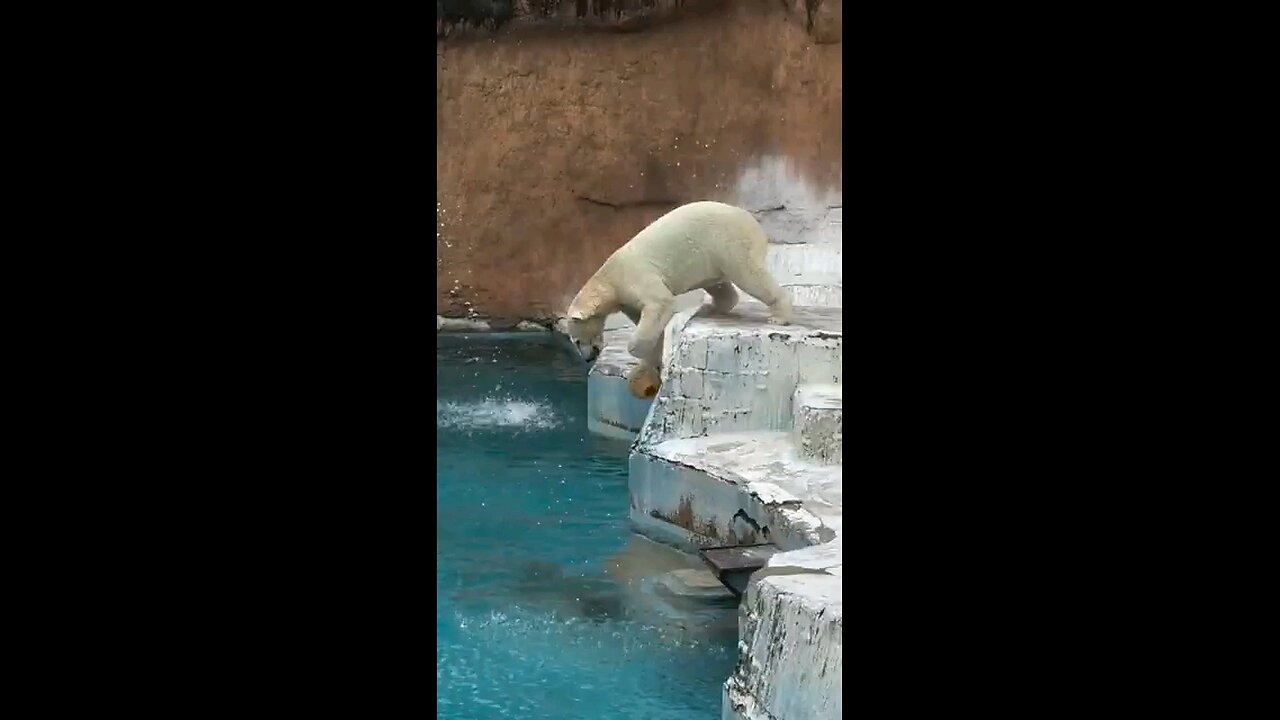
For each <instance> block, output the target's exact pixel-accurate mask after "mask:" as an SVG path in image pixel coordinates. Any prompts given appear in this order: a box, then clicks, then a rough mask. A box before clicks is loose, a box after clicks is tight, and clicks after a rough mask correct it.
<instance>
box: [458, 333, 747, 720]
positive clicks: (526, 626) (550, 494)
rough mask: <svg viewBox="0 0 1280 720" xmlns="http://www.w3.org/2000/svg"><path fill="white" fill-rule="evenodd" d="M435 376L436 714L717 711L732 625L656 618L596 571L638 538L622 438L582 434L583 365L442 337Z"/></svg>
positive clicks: (533, 347)
mask: <svg viewBox="0 0 1280 720" xmlns="http://www.w3.org/2000/svg"><path fill="white" fill-rule="evenodd" d="M436 382H437V397H436V443H437V449H436V543H437V546H436V602H437V605H436V607H437V610H436V633H437V639H436V682H437V696H436V717H437V718H441V719H447V720H463V719H465V720H488V719H489V718H522V719H528V720H533V719H536V718H546V719H547V720H577V719H582V720H587V719H590V720H631V719H633V718H634V719H635V720H640V719H641V718H644V719H645V720H656V719H662V720H686V719H687V720H714V719H717V718H719V717H720V701H721V686H722V684H723V682H724V680H725V678H727V677H728V676H729V673H730V672H731V671H732V668H733V663H734V661H735V659H736V658H735V655H734V653H735V650H734V637H733V634H732V633H724V632H705V628H704V629H703V630H704V631H702V632H699V631H697V630H698V629H697V628H694V629H693V630H689V629H682V628H680V627H672V626H671V625H670V624H669V623H661V622H655V621H654V620H653V618H651V617H647V616H645V615H644V613H637V612H636V611H635V603H634V602H628V598H629V596H628V595H627V593H626V592H624V587H623V585H622V584H620V582H619V581H618V580H615V579H614V577H613V576H611V575H610V574H609V573H607V572H606V561H608V560H609V558H610V557H611V556H614V555H616V554H618V553H619V552H621V551H623V550H624V548H627V547H628V546H629V544H634V542H635V540H634V538H633V537H632V536H631V533H630V530H629V527H628V524H627V505H628V494H627V444H626V443H621V442H616V441H609V440H604V439H600V438H596V437H594V436H592V435H589V434H588V433H587V430H586V369H585V367H584V366H583V365H582V363H581V362H578V361H576V360H575V359H573V358H571V357H570V356H568V355H567V354H566V353H564V351H563V350H561V349H559V348H557V347H555V346H554V345H553V344H552V342H551V341H550V340H549V339H546V338H545V336H539V337H538V338H537V339H530V338H529V337H527V336H526V337H524V338H520V339H517V338H511V337H508V338H501V337H494V336H470V337H467V338H464V337H460V336H445V335H439V336H437V350H436ZM728 612H730V613H731V612H732V611H728ZM730 620H731V618H730Z"/></svg>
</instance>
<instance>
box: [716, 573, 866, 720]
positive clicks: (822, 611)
mask: <svg viewBox="0 0 1280 720" xmlns="http://www.w3.org/2000/svg"><path fill="white" fill-rule="evenodd" d="M841 581H842V578H841V577H839V576H835V575H830V574H825V573H822V574H818V573H809V574H802V575H772V576H767V577H763V578H760V579H759V580H756V581H754V582H752V584H751V586H750V587H749V588H748V590H747V597H746V599H745V600H744V602H743V604H742V607H741V609H740V610H739V620H738V622H739V629H738V636H739V641H738V666H737V667H736V668H735V669H734V673H733V675H732V676H731V677H730V678H729V680H728V682H726V683H725V686H724V706H723V710H722V717H723V718H724V720H835V719H836V718H839V717H842V716H843V715H842V713H843V704H844V703H843V699H844V693H843V691H842V688H841V685H842V677H841V674H842V671H843V669H844V661H843V655H844V652H843V650H844V627H843V626H844V601H843V591H842V588H841Z"/></svg>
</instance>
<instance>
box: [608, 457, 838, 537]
mask: <svg viewBox="0 0 1280 720" xmlns="http://www.w3.org/2000/svg"><path fill="white" fill-rule="evenodd" d="M842 473H843V471H842V469H841V468H840V467H838V466H821V465H815V464H813V463H809V462H805V461H804V460H802V459H801V458H799V457H797V456H796V453H795V452H794V450H793V448H792V440H791V437H790V435H789V434H788V433H785V432H755V433H737V434H729V435H717V436H714V437H704V438H681V439H674V440H669V441H666V442H663V443H660V444H658V445H655V446H650V447H639V446H637V449H636V450H635V451H633V452H632V454H631V460H630V473H629V480H628V487H629V489H630V494H631V518H632V521H633V523H634V524H635V526H636V529H637V530H639V531H640V532H642V533H644V534H646V535H649V536H651V537H655V538H657V539H659V540H662V541H663V542H667V543H671V544H676V545H679V546H681V547H684V548H686V549H688V548H700V547H715V546H732V545H749V544H754V543H764V542H770V543H773V544H775V545H777V546H778V547H779V548H781V549H783V550H796V549H799V548H803V547H807V546H810V545H816V544H819V543H824V542H827V541H829V540H832V539H834V538H835V537H836V536H837V535H838V533H839V532H840V529H841V509H842V504H843V484H844V481H843V475H842Z"/></svg>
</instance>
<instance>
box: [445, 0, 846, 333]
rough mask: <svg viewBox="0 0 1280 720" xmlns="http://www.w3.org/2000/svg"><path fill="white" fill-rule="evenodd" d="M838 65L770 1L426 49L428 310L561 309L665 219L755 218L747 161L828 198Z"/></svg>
mask: <svg viewBox="0 0 1280 720" xmlns="http://www.w3.org/2000/svg"><path fill="white" fill-rule="evenodd" d="M836 27H837V33H838V22H837V23H836ZM837 37H838V35H837ZM840 54H841V45H840V44H839V43H838V41H837V42H832V41H830V40H828V41H827V42H826V43H818V42H815V36H814V35H810V34H809V33H807V32H806V28H805V27H804V23H798V22H796V20H795V17H794V13H793V12H792V11H791V10H790V9H789V8H787V7H786V6H784V5H783V4H782V3H779V2H778V1H777V0H738V1H737V2H705V3H700V4H694V3H689V4H687V5H686V6H684V7H683V8H681V9H680V10H679V11H676V12H675V13H673V14H672V15H671V16H670V17H667V18H665V19H664V22H650V23H647V24H645V25H644V26H643V27H641V28H640V29H638V30H634V31H629V32H609V31H606V30H604V29H601V28H585V27H574V26H573V24H572V23H569V24H567V25H565V24H555V23H552V24H538V23H531V22H519V21H517V22H515V23H512V24H511V25H508V26H506V27H504V28H503V29H502V30H501V31H499V32H498V33H495V34H488V33H475V34H471V35H467V36H465V37H458V38H455V37H450V39H448V40H445V41H440V42H437V44H436V122H437V125H436V127H437V134H436V183H437V188H438V190H437V193H438V194H437V197H436V203H437V208H436V312H437V314H440V315H445V316H450V317H460V316H466V315H468V314H472V313H476V314H479V315H480V316H486V317H491V318H507V319H511V318H545V317H549V316H552V315H555V314H557V313H562V312H563V311H564V309H565V308H566V307H567V306H568V303H569V300H571V299H572V297H573V295H574V294H575V293H576V292H577V291H578V289H579V288H580V287H581V286H582V284H583V283H584V282H585V281H586V280H587V279H588V278H589V277H590V276H591V275H592V273H594V272H595V271H596V269H598V268H599V267H600V264H601V263H602V262H604V260H605V258H607V257H608V256H609V254H610V253H612V252H613V251H614V250H615V249H617V248H618V247H619V246H621V245H622V244H623V243H625V242H626V241H627V240H629V239H630V238H631V237H632V236H633V235H635V233H637V232H639V231H640V230H641V229H643V228H644V227H645V225H647V224H648V223H650V222H652V221H653V220H655V219H657V218H658V217H659V216H660V215H662V214H663V213H665V212H667V211H668V210H670V209H672V208H674V207H676V206H678V205H680V204H683V203H686V202H692V201H694V200H721V201H724V202H731V203H735V202H736V203H737V204H743V205H745V206H747V207H748V208H749V209H752V210H755V209H757V208H754V207H750V205H749V204H747V202H748V201H747V200H744V199H742V197H740V195H741V193H740V192H739V184H740V182H741V178H742V177H743V173H744V172H746V171H747V169H748V168H751V167H755V166H758V165H759V163H760V161H761V160H762V159H763V158H771V159H773V160H774V161H777V160H778V159H781V160H782V161H784V162H785V163H786V164H787V166H788V167H789V168H790V171H791V172H793V173H794V174H796V175H797V176H798V177H800V178H802V180H803V182H804V183H805V184H806V185H809V186H812V187H814V188H817V189H818V190H829V189H831V188H835V189H837V190H838V189H839V187H840V185H841V179H842V178H841V149H842V140H841V123H842V120H843V118H842V115H841V82H842V78H841V69H840ZM757 195H758V194H757Z"/></svg>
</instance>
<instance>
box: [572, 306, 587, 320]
mask: <svg viewBox="0 0 1280 720" xmlns="http://www.w3.org/2000/svg"><path fill="white" fill-rule="evenodd" d="M569 319H570V320H586V319H587V314H586V313H584V312H582V311H581V310H572V309H571V310H569Z"/></svg>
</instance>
